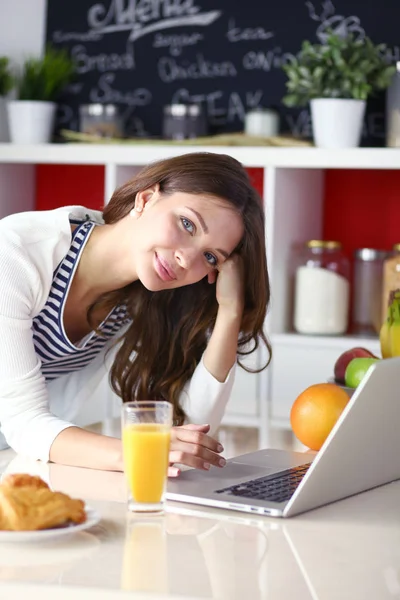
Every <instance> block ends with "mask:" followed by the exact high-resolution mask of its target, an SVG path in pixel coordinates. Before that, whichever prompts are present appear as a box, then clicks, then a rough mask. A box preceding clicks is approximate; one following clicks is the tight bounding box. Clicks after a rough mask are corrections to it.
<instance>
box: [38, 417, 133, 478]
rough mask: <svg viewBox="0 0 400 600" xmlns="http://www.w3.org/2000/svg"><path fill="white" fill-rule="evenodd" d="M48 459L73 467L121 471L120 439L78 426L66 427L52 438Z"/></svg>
mask: <svg viewBox="0 0 400 600" xmlns="http://www.w3.org/2000/svg"><path fill="white" fill-rule="evenodd" d="M50 461H51V462H54V463H58V464H62V465H70V466H73V467H87V468H89V469H102V470H104V471H122V470H123V463H122V444H121V440H119V439H116V438H112V437H107V436H105V435H100V434H98V433H92V432H90V431H85V430H84V429H80V428H79V427H68V428H67V429H64V430H63V431H61V433H59V434H58V436H57V437H56V439H55V440H54V442H53V444H52V446H51V448H50Z"/></svg>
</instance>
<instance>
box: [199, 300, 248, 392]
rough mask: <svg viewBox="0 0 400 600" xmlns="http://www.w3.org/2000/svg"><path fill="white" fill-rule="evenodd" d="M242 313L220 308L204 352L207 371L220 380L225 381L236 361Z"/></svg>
mask: <svg viewBox="0 0 400 600" xmlns="http://www.w3.org/2000/svg"><path fill="white" fill-rule="evenodd" d="M241 321H242V313H241V312H240V311H238V312H236V311H232V310H228V309H225V308H221V307H220V308H219V310H218V314H217V318H216V321H215V327H214V330H213V332H212V334H211V337H210V340H209V342H208V345H207V348H206V351H205V353H204V357H203V361H204V366H205V367H206V369H207V371H209V373H211V375H212V376H213V377H215V379H217V380H218V381H222V382H223V381H225V379H226V378H227V376H228V373H229V371H230V370H231V368H232V367H233V365H234V364H235V362H236V354H237V345H238V337H239V332H240V324H241Z"/></svg>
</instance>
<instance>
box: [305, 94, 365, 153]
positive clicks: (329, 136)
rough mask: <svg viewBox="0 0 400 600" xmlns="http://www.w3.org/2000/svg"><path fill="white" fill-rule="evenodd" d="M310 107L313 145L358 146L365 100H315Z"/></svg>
mask: <svg viewBox="0 0 400 600" xmlns="http://www.w3.org/2000/svg"><path fill="white" fill-rule="evenodd" d="M310 105H311V118H312V126H313V135H314V143H315V145H316V146H318V148H356V147H357V146H359V145H360V141H361V133H362V127H363V120H364V114H365V106H366V102H365V100H350V99H349V100H347V99H342V98H315V99H314V100H311V101H310Z"/></svg>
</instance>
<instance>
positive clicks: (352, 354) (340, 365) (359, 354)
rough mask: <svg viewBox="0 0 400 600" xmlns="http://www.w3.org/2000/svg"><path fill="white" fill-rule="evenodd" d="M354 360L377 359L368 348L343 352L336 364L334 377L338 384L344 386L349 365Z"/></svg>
mask: <svg viewBox="0 0 400 600" xmlns="http://www.w3.org/2000/svg"><path fill="white" fill-rule="evenodd" d="M353 358H376V356H375V355H374V354H372V352H370V351H369V350H367V349H366V348H351V349H350V350H346V352H343V354H341V355H340V356H339V358H338V359H337V361H336V362H335V367H334V371H333V372H334V377H335V381H336V382H337V383H341V384H344V374H345V372H346V369H347V365H348V364H349V362H350V361H351V360H353Z"/></svg>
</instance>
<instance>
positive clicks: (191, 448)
mask: <svg viewBox="0 0 400 600" xmlns="http://www.w3.org/2000/svg"><path fill="white" fill-rule="evenodd" d="M209 430H210V426H209V425H192V424H189V425H181V426H180V427H173V428H172V431H171V446H170V452H169V468H168V477H177V476H178V475H179V474H180V470H179V468H178V467H175V466H173V465H174V464H175V463H179V464H183V465H187V466H188V467H194V468H195V469H202V470H205V471H208V469H209V468H210V466H211V465H215V466H217V467H223V466H224V465H225V463H226V461H225V459H224V458H222V456H220V452H222V451H223V447H222V446H221V444H220V443H219V442H218V441H217V440H214V439H213V438H212V437H210V436H209V435H207V433H208V432H209Z"/></svg>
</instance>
